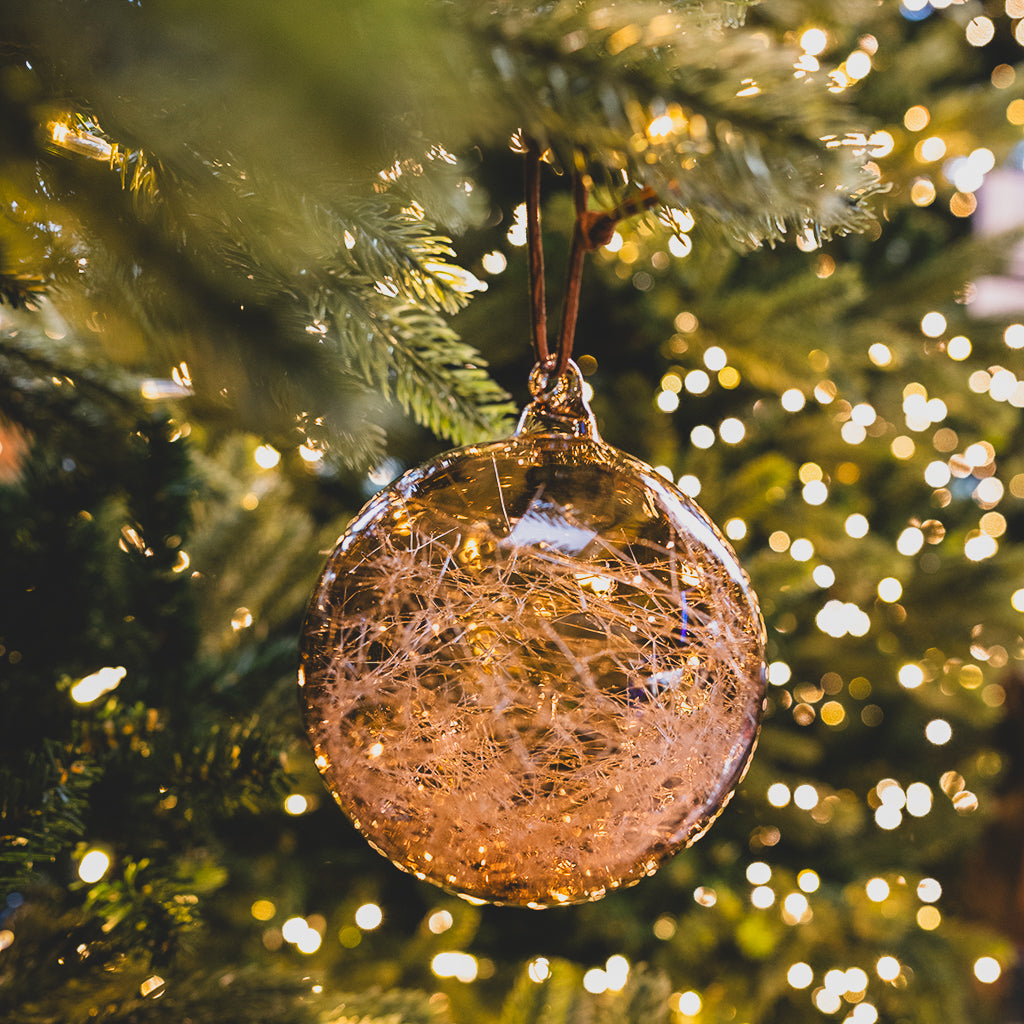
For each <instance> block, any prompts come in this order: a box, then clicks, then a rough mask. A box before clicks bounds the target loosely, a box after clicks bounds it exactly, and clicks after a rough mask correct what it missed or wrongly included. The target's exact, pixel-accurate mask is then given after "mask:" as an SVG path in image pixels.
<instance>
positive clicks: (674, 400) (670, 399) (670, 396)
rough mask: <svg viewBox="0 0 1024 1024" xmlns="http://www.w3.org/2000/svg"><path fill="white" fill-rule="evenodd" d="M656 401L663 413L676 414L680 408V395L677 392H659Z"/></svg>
mask: <svg viewBox="0 0 1024 1024" xmlns="http://www.w3.org/2000/svg"><path fill="white" fill-rule="evenodd" d="M654 401H655V404H656V405H657V406H658V408H659V409H660V410H661V411H662V412H675V411H676V409H678V408H679V395H678V394H677V393H676V392H675V391H659V392H658V394H657V395H656V396H655V399H654Z"/></svg>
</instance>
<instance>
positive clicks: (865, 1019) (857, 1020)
mask: <svg viewBox="0 0 1024 1024" xmlns="http://www.w3.org/2000/svg"><path fill="white" fill-rule="evenodd" d="M847 1020H848V1021H849V1024H875V1022H876V1021H877V1020H878V1010H876V1009H875V1007H874V1005H873V1004H872V1003H858V1004H857V1005H856V1006H855V1007H854V1008H853V1010H852V1011H851V1012H850V1016H849V1017H848V1018H847Z"/></svg>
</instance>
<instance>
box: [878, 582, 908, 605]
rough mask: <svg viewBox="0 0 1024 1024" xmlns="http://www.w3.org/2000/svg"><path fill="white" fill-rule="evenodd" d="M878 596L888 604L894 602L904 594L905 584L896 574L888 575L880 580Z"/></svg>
mask: <svg viewBox="0 0 1024 1024" xmlns="http://www.w3.org/2000/svg"><path fill="white" fill-rule="evenodd" d="M878 596H879V598H880V599H881V600H883V601H885V602H886V603H887V604H893V603H894V602H896V601H898V600H899V599H900V598H901V597H902V596H903V584H902V583H900V581H899V580H898V579H896V578H895V577H894V576H886V578H885V579H884V580H879V582H878Z"/></svg>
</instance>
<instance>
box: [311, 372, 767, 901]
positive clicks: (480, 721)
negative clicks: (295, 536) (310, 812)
mask: <svg viewBox="0 0 1024 1024" xmlns="http://www.w3.org/2000/svg"><path fill="white" fill-rule="evenodd" d="M580 384H581V379H580V377H579V372H578V370H577V369H576V367H575V366H574V365H573V364H570V367H569V369H568V370H567V372H566V373H565V374H563V375H561V377H560V378H558V379H557V380H553V381H551V380H547V378H546V376H545V375H543V374H541V380H540V382H539V383H537V382H535V381H534V382H531V386H532V387H533V390H534V396H535V398H534V401H533V403H531V405H530V406H528V407H527V409H526V411H525V412H524V414H523V418H522V420H521V422H520V426H519V429H518V430H517V432H516V433H515V435H514V436H512V437H510V438H508V439H506V440H503V441H496V442H493V443H490V444H482V445H476V446H470V447H466V448H461V449H457V450H455V451H452V452H448V453H447V454H444V455H441V456H440V457H438V458H437V459H435V460H433V461H432V462H428V463H427V464H425V465H423V466H420V467H419V468H417V469H414V470H411V471H410V472H408V473H406V474H405V475H404V476H403V477H401V479H399V480H398V481H397V482H396V483H394V484H392V485H391V486H390V487H389V488H387V489H386V490H384V491H382V492H381V493H379V494H378V495H377V496H376V497H374V498H373V499H372V500H371V501H370V502H369V503H368V504H367V505H366V506H365V507H364V508H363V509H362V511H360V512H359V513H358V514H357V515H356V516H355V518H354V519H353V520H352V522H351V524H350V526H349V528H348V530H347V531H346V533H345V534H344V536H343V537H342V538H341V539H340V540H339V542H338V544H337V547H336V548H335V550H334V552H333V553H332V555H331V556H330V558H329V560H328V562H327V565H326V567H325V568H324V570H323V572H322V574H321V577H320V580H319V582H318V584H317V586H316V589H315V592H314V594H313V597H312V600H311V602H310V605H309V609H308V612H307V618H306V622H305V626H304V630H303V638H302V664H301V668H300V678H299V682H300V686H301V701H302V704H303V707H304V713H305V719H306V725H307V729H308V732H309V735H310V738H311V740H312V743H313V746H314V748H315V751H316V763H317V766H318V768H319V769H320V771H321V773H322V775H323V777H324V779H325V781H326V783H327V785H328V787H329V788H330V790H331V792H332V793H333V795H334V797H335V799H336V800H337V802H338V803H339V804H340V805H341V807H342V808H343V810H344V811H345V812H346V813H347V814H348V816H349V817H350V818H351V820H352V822H353V823H354V825H355V826H356V828H357V829H359V830H360V831H361V832H362V833H363V835H364V836H365V837H366V838H367V839H368V840H369V842H370V843H371V844H372V845H373V846H374V847H375V848H376V849H377V850H379V851H380V852H381V853H383V854H384V855H385V856H387V857H389V858H390V859H391V860H392V861H393V862H394V863H395V864H396V865H397V866H399V867H400V868H402V869H403V870H406V871H410V872H412V873H414V874H415V875H416V876H417V877H419V878H421V879H426V880H428V881H431V882H433V883H435V884H437V885H440V886H442V887H443V888H445V889H448V890H450V891H453V892H456V893H458V894H460V895H463V896H466V897H469V898H471V899H478V900H485V901H490V902H494V903H499V904H512V905H519V906H530V907H545V906H554V905H560V904H571V903H579V902H583V901H586V900H593V899H598V898H599V897H601V896H602V895H604V894H605V893H606V892H607V891H608V890H611V889H615V888H618V887H620V886H625V885H631V884H633V883H635V882H636V881H638V880H639V879H640V878H642V877H643V876H645V875H649V874H652V873H653V872H654V871H655V870H656V869H657V867H658V866H659V865H660V864H661V863H662V862H663V861H664V860H665V859H666V858H668V857H669V856H671V855H672V854H673V853H675V852H676V851H677V850H679V849H681V848H683V847H685V846H687V845H689V844H690V843H692V842H693V841H694V840H696V839H697V838H698V837H699V836H700V835H701V834H703V832H704V831H705V830H706V829H707V827H708V826H709V825H710V823H711V822H712V821H713V819H714V818H715V817H716V816H717V815H718V813H719V812H720V811H721V809H722V808H723V806H724V805H725V803H726V802H727V801H728V799H729V797H730V795H731V793H732V791H733V789H734V787H735V786H736V784H737V783H738V782H739V780H740V778H741V777H742V775H743V773H744V771H745V770H746V767H747V764H748V763H749V759H750V756H751V754H752V752H753V748H754V744H755V741H756V737H757V732H758V728H759V723H760V718H761V714H762V711H763V705H764V695H765V671H764V660H763V656H764V626H763V623H762V620H761V616H760V613H759V611H758V607H757V602H756V598H755V597H754V595H753V593H752V591H751V588H750V585H749V581H748V579H747V577H746V575H745V573H744V572H743V570H742V568H741V567H740V566H739V564H738V562H737V561H736V558H735V555H734V554H733V552H732V550H731V548H730V547H729V545H728V543H727V541H725V539H724V538H723V537H722V535H721V534H720V533H719V531H718V530H717V529H716V527H715V526H714V525H713V524H712V523H711V521H710V520H709V519H708V518H707V516H706V515H705V514H704V513H703V512H702V511H701V509H699V508H698V507H697V506H696V505H695V504H694V503H693V501H692V500H691V499H690V498H688V497H687V496H685V495H684V494H683V493H682V492H681V491H679V490H678V489H677V488H675V487H674V486H673V485H672V484H671V483H670V482H668V481H667V480H665V479H664V478H663V477H661V476H659V475H658V474H657V473H655V472H654V471H653V470H652V469H651V468H650V467H649V466H647V465H645V464H644V463H642V462H640V461H638V460H637V459H634V458H632V457H630V456H629V455H626V454H624V453H623V452H620V451H618V450H617V449H615V448H613V447H611V446H610V445H607V444H605V443H604V442H603V441H602V440H601V439H600V437H599V436H598V434H597V430H596V427H595V426H594V421H593V417H592V415H591V414H590V410H589V409H588V408H586V405H585V402H583V400H582V397H581V392H580Z"/></svg>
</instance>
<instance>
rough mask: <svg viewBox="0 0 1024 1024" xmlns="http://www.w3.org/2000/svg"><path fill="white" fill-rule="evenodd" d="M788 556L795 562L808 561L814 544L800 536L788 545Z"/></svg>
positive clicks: (811, 555) (812, 555)
mask: <svg viewBox="0 0 1024 1024" xmlns="http://www.w3.org/2000/svg"><path fill="white" fill-rule="evenodd" d="M789 556H790V558H792V559H793V560H794V561H795V562H807V561H810V559H812V558H813V557H814V545H813V544H812V543H811V542H810V541H809V540H808V539H807V538H806V537H800V538H798V539H797V540H795V541H793V543H792V544H791V545H790V548H789Z"/></svg>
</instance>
